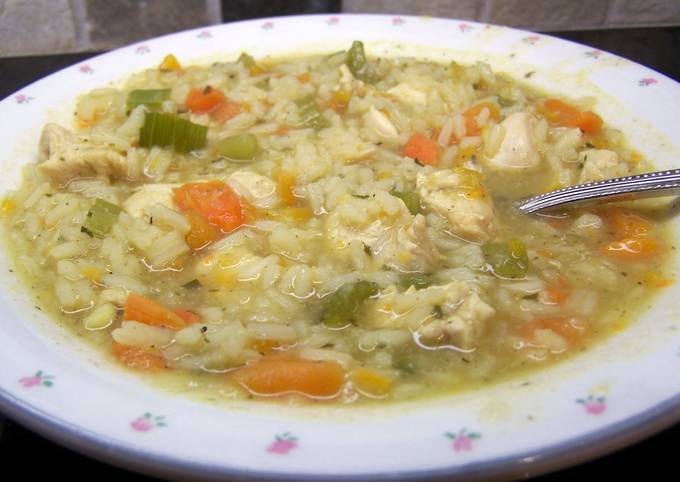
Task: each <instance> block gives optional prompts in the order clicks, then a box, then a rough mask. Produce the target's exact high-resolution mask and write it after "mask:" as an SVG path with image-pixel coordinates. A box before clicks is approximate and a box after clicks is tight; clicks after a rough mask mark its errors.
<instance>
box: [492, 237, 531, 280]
mask: <svg viewBox="0 0 680 482" xmlns="http://www.w3.org/2000/svg"><path fill="white" fill-rule="evenodd" d="M482 253H483V254H484V260H485V261H486V262H487V263H488V264H489V266H491V269H492V270H493V273H494V274H495V275H496V276H498V277H499V278H523V277H524V276H526V274H527V271H529V257H528V256H527V248H526V246H524V243H523V242H521V241H520V240H518V239H511V240H510V241H508V242H506V243H487V244H485V245H484V246H482Z"/></svg>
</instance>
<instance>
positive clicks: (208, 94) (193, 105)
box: [186, 86, 226, 114]
mask: <svg viewBox="0 0 680 482" xmlns="http://www.w3.org/2000/svg"><path fill="white" fill-rule="evenodd" d="M225 101H226V97H225V96H224V94H223V93H222V91H221V90H219V89H215V88H213V87H210V86H207V87H206V88H205V89H192V90H191V91H189V95H187V100H186V105H187V108H188V109H189V110H190V111H191V112H195V113H197V114H206V113H208V112H212V111H214V110H215V109H217V108H218V107H219V106H220V105H221V104H222V103H224V102H225Z"/></svg>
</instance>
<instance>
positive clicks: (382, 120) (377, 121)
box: [364, 106, 399, 140]
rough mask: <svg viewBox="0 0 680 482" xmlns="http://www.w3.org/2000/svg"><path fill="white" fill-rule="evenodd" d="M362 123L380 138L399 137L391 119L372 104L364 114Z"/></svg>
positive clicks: (395, 138) (394, 138)
mask: <svg viewBox="0 0 680 482" xmlns="http://www.w3.org/2000/svg"><path fill="white" fill-rule="evenodd" d="M364 123H365V124H366V125H367V126H368V127H369V128H370V129H371V130H373V132H375V133H376V134H377V135H378V137H380V138H381V139H385V140H398V139H399V131H397V128H396V127H394V124H392V121H390V119H389V118H388V117H387V116H386V115H385V114H383V113H382V112H380V111H379V110H378V109H376V108H375V107H373V106H371V109H370V110H369V111H368V112H367V113H366V114H365V115H364Z"/></svg>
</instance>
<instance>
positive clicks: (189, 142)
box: [139, 112, 208, 152]
mask: <svg viewBox="0 0 680 482" xmlns="http://www.w3.org/2000/svg"><path fill="white" fill-rule="evenodd" d="M207 134H208V128H207V127H206V126H202V125H199V124H194V123H193V122H190V121H188V120H186V119H183V118H181V117H178V116H176V115H174V114H165V113H161V112H147V113H146V114H145V117H144V126H142V129H141V131H140V132H139V146H140V147H151V146H160V147H167V146H173V147H174V149H175V151H177V152H191V151H193V150H195V149H200V148H202V147H204V146H205V142H206V136H207Z"/></svg>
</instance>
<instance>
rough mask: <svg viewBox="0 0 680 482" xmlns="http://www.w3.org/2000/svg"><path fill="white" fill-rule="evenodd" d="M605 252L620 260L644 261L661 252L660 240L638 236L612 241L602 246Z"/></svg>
mask: <svg viewBox="0 0 680 482" xmlns="http://www.w3.org/2000/svg"><path fill="white" fill-rule="evenodd" d="M602 250H603V253H604V254H605V255H607V256H609V257H610V258H613V259H616V260H618V261H644V260H647V259H651V258H654V257H655V256H658V255H659V254H661V252H662V249H661V246H660V245H659V243H658V241H656V239H654V238H653V237H650V236H638V237H635V238H624V239H619V240H617V241H612V242H610V243H607V244H605V245H604V246H603V247H602Z"/></svg>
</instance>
